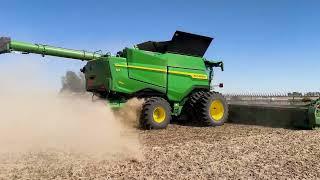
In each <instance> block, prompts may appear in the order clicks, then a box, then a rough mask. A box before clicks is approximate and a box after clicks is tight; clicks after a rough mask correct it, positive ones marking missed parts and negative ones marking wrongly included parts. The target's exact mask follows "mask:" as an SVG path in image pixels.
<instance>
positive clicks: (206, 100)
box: [198, 92, 229, 126]
mask: <svg viewBox="0 0 320 180" xmlns="http://www.w3.org/2000/svg"><path fill="white" fill-rule="evenodd" d="M198 108H199V109H198V114H199V118H200V120H202V121H203V122H204V123H205V124H206V125H208V126H221V125H223V124H224V122H225V121H226V120H227V119H228V114H229V112H228V111H229V109H228V104H227V102H226V99H225V98H224V97H223V96H222V95H221V94H219V93H216V92H207V93H205V94H204V95H203V96H202V98H201V99H200V100H199V103H198Z"/></svg>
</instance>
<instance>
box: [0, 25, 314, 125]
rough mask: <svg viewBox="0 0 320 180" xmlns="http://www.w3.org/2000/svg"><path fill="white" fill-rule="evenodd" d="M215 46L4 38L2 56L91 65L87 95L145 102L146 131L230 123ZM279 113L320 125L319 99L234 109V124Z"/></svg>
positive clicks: (181, 41)
mask: <svg viewBox="0 0 320 180" xmlns="http://www.w3.org/2000/svg"><path fill="white" fill-rule="evenodd" d="M211 41H212V38H210V37H205V36H200V35H195V34H191V33H186V32H181V31H176V32H175V33H174V35H173V37H172V39H171V40H170V41H163V42H154V41H148V42H144V43H141V44H137V45H135V46H134V47H133V48H125V49H123V50H122V51H119V52H118V53H117V54H116V55H115V56H111V55H110V54H99V53H96V52H87V51H81V50H72V49H65V48H59V47H53V46H48V45H43V44H32V43H25V42H19V41H14V40H11V39H10V38H7V37H2V38H0V54H2V53H10V52H13V51H18V52H21V53H22V54H28V53H35V54H41V55H42V56H45V55H50V56H56V57H62V58H71V59H77V60H82V61H88V62H87V64H86V65H85V66H84V67H83V68H82V69H81V72H83V73H84V74H85V78H86V89H87V91H89V92H92V93H93V94H94V95H97V96H99V97H100V98H104V99H106V100H107V101H108V102H109V104H110V105H111V107H113V108H115V109H117V108H120V107H121V106H122V105H123V104H124V103H125V102H126V101H127V100H129V99H131V98H134V97H136V98H143V99H145V101H144V104H143V107H142V111H141V115H140V126H141V128H144V129H162V128H166V127H167V125H168V124H169V123H170V121H171V120H172V117H177V119H183V120H188V121H200V122H201V123H202V124H203V125H207V126H220V125H223V124H224V122H225V121H226V120H227V119H228V115H229V106H228V104H227V101H226V99H225V98H224V97H223V96H222V95H221V94H220V93H218V92H215V91H214V89H213V87H215V86H217V85H213V77H214V76H213V75H214V73H213V69H214V68H215V67H220V68H221V70H222V71H223V62H222V61H211V60H208V59H206V58H203V55H204V54H205V52H206V50H207V48H208V47H209V45H210V43H211ZM218 86H219V87H222V86H223V84H219V85H218ZM280 109H282V110H280ZM274 112H277V113H278V114H279V113H280V115H281V113H286V115H283V116H281V117H280V118H279V121H281V120H282V118H289V119H290V120H291V121H296V120H299V121H301V122H302V124H303V125H305V127H308V128H316V127H317V126H319V125H320V100H315V101H313V102H311V103H310V104H308V105H305V106H303V107H298V106H297V107H283V106H282V107H270V108H267V107H263V106H252V105H237V104H230V115H231V116H230V117H231V118H229V119H230V120H231V121H233V122H237V121H238V120H241V119H247V120H248V119H250V118H252V119H254V118H255V117H259V118H260V117H263V118H264V119H267V120H268V118H274V117H273V116H270V114H274ZM297 112H298V113H297ZM277 117H279V116H277ZM238 122H240V121H238Z"/></svg>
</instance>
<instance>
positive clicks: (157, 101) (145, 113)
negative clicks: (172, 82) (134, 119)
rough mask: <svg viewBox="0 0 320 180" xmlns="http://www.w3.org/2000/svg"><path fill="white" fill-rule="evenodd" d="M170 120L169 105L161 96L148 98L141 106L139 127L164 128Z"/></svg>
mask: <svg viewBox="0 0 320 180" xmlns="http://www.w3.org/2000/svg"><path fill="white" fill-rule="evenodd" d="M170 121H171V106H170V104H169V103H168V102H167V101H166V100H165V99H163V98H161V97H151V98H148V99H147V100H146V101H145V103H144V104H143V106H142V111H141V115H140V127H141V128H142V129H164V128H166V127H167V126H168V124H169V123H170Z"/></svg>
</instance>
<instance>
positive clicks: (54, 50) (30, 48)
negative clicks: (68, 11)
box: [0, 37, 101, 61]
mask: <svg viewBox="0 0 320 180" xmlns="http://www.w3.org/2000/svg"><path fill="white" fill-rule="evenodd" d="M12 51H18V52H22V53H34V54H41V55H43V56H44V55H49V56H56V57H64V58H71V59H78V60H83V61H90V60H94V59H97V58H99V57H101V55H100V54H97V53H93V52H88V51H83V50H73V49H66V48H60V47H54V46H48V45H43V44H33V43H26V42H20V41H14V40H11V39H10V38H8V37H1V38H0V54H3V53H10V52H12Z"/></svg>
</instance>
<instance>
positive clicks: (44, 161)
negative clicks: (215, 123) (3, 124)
mask: <svg viewBox="0 0 320 180" xmlns="http://www.w3.org/2000/svg"><path fill="white" fill-rule="evenodd" d="M139 134H140V141H141V143H142V148H141V151H142V153H143V156H144V157H143V158H114V159H95V158H91V157H87V156H84V155H80V154H73V153H66V152H59V151H55V150H49V151H45V152H28V153H22V154H1V156H0V179H217V178H222V179H270V178H273V179H287V178H289V179H302V178H304V179H319V177H320V164H319V160H320V146H319V144H320V138H319V136H320V131H305V130H299V131H298V130H287V129H281V128H278V129H275V128H266V127H258V126H248V125H236V124H226V125H224V126H222V127H216V128H210V127H191V126H182V125H174V124H173V125H170V126H169V127H168V128H167V129H165V130H152V131H139Z"/></svg>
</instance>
